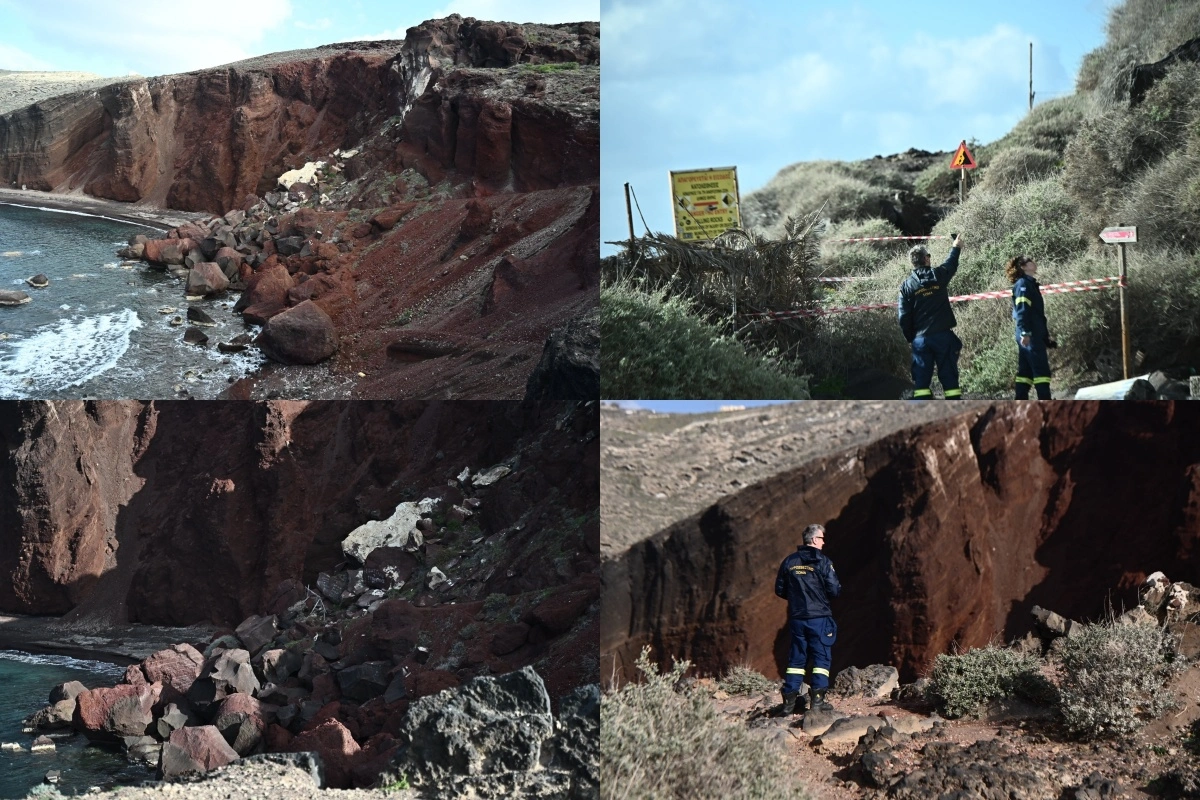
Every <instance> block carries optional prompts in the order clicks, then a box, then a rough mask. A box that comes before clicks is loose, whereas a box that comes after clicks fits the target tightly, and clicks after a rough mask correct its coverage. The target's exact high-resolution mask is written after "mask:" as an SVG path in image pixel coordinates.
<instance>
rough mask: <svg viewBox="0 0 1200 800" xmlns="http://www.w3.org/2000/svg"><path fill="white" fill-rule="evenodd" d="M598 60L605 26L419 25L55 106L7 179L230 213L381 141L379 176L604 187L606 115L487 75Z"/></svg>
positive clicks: (1, 135) (12, 129)
mask: <svg viewBox="0 0 1200 800" xmlns="http://www.w3.org/2000/svg"><path fill="white" fill-rule="evenodd" d="M598 63H599V25H598V24H597V23H579V24H574V25H556V26H542V25H529V26H521V25H513V24H509V23H488V22H481V21H478V20H475V19H473V18H467V19H465V20H464V19H463V18H461V17H459V16H457V15H452V16H450V17H449V18H447V19H443V20H431V21H429V22H425V23H422V24H421V25H419V26H415V27H413V28H410V29H409V31H408V35H407V37H406V38H405V40H404V41H403V42H398V41H378V42H352V43H346V44H341V45H330V46H327V47H323V48H319V49H317V50H311V51H300V52H294V53H281V54H273V55H271V56H264V57H262V58H258V59H252V60H250V61H246V62H239V63H238V64H234V65H230V66H226V67H218V68H214V69H208V70H202V71H198V72H192V73H187V74H182V75H167V76H162V77H156V78H149V79H140V78H139V79H135V80H129V81H123V82H119V83H114V84H111V85H109V86H105V87H102V88H100V89H89V90H87V91H82V92H75V93H71V94H66V95H61V96H58V97H53V98H50V99H46V100H42V101H40V102H38V103H35V104H33V105H30V106H28V107H27V108H24V109H20V110H18V111H14V112H12V113H9V114H5V115H2V116H0V179H2V180H3V181H4V184H5V185H9V186H20V185H27V186H28V187H29V188H31V189H39V190H43V191H56V192H69V191H74V190H79V189H82V190H83V191H85V192H87V193H88V194H91V195H94V196H97V197H104V198H108V199H112V200H120V201H124V202H142V201H144V202H148V203H151V204H154V205H157V206H165V207H169V208H175V209H180V210H189V211H208V212H212V213H217V214H222V213H224V212H225V211H227V210H229V209H232V208H239V207H241V206H242V205H243V203H244V200H245V198H246V197H247V195H250V194H254V195H261V194H263V193H265V192H267V191H270V190H271V189H272V188H273V187H274V185H275V181H276V178H278V176H279V175H280V174H282V173H283V172H284V171H286V170H289V169H293V168H296V167H299V166H301V165H303V164H304V163H305V162H306V161H308V160H316V159H319V158H324V157H327V156H328V155H329V153H330V152H332V151H333V150H335V149H337V148H346V149H350V148H353V147H356V146H358V145H359V144H360V143H368V142H372V143H373V144H374V145H375V146H374V148H373V150H374V152H375V155H374V157H373V165H374V166H380V165H382V166H384V167H390V168H394V169H393V171H394V172H399V171H400V169H402V168H403V166H406V165H407V164H405V163H404V162H405V160H407V161H408V162H409V163H419V165H420V168H421V169H422V171H423V172H425V173H428V174H429V175H430V176H431V180H436V179H438V178H439V176H440V174H444V172H445V171H446V170H448V169H454V170H457V171H458V173H459V176H460V178H461V179H464V180H470V179H472V178H474V177H476V175H478V177H479V178H480V180H482V181H484V182H485V183H487V184H489V185H494V186H497V187H500V186H506V187H512V188H516V189H517V190H518V191H530V190H535V189H544V188H555V187H558V186H563V185H574V184H578V183H595V182H597V180H598V175H599V119H598V118H597V119H594V120H592V119H590V118H588V119H585V120H580V119H576V118H574V117H572V115H571V114H570V113H569V112H567V113H564V112H563V110H562V107H561V103H556V102H544V100H546V98H545V97H544V95H545V89H546V80H545V79H539V77H538V74H537V73H536V72H530V74H529V75H528V76H527V78H528V85H526V86H522V87H521V91H522V92H523V93H524V94H527V95H528V97H526V98H523V99H519V100H516V101H513V102H509V101H508V100H507V99H504V98H496V97H494V96H493V97H489V96H488V94H489V92H488V91H487V90H489V89H493V88H495V87H494V86H493V84H495V83H497V82H498V81H497V80H492V79H489V78H488V76H487V75H486V70H488V69H494V68H502V67H510V66H514V65H517V64H528V65H531V66H535V65H538V64H543V65H544V64H554V65H564V64H565V65H567V66H577V65H579V64H591V65H595V64H598ZM460 70H465V72H460ZM539 81H540V83H539ZM510 82H511V81H510ZM490 94H492V95H494V94H495V92H490ZM410 112H411V113H410ZM410 117H411V119H410ZM401 122H403V125H402V126H400V125H399V123H401ZM381 136H382V137H383V140H384V144H383V145H381V144H379V143H378V142H374V139H375V138H376V137H381ZM381 150H382V151H384V152H383V154H382V155H380V151H381ZM368 204H369V203H368ZM375 205H379V204H378V203H375Z"/></svg>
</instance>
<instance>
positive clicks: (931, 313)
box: [900, 235, 962, 400]
mask: <svg viewBox="0 0 1200 800" xmlns="http://www.w3.org/2000/svg"><path fill="white" fill-rule="evenodd" d="M961 250H962V237H961V236H958V235H955V237H954V241H953V243H952V244H951V245H950V256H949V257H948V258H947V259H946V260H945V261H944V262H942V264H941V266H939V267H936V268H932V267H930V266H929V250H928V249H927V248H926V247H925V245H917V246H916V247H914V248H912V249H911V250H909V251H908V257H909V260H910V261H911V262H912V265H913V270H912V272H911V273H909V276H908V277H907V278H905V279H904V283H902V284H900V330H901V331H902V332H903V333H904V338H905V339H907V340H908V343H909V344H911V345H912V380H913V386H914V387H915V388H914V389H913V399H914V400H922V399H925V400H928V399H930V398H932V397H933V391H932V390H931V389H930V388H929V386H930V384H931V383H933V370H934V367H936V368H937V374H938V380H940V381H941V382H942V390H943V391H944V392H945V396H946V399H947V400H958V399H961V398H962V389H960V388H959V385H958V354H959V353H960V352H962V340H960V339H959V338H958V336H956V335H955V333H954V330H953V328H954V326H955V325H957V324H958V322H957V320H955V319H954V312H953V311H952V310H951V309H950V293H949V292H948V291H947V289H946V285H947V284H948V283H950V280H951V279H952V278H953V277H954V273H956V272H958V255H959V252H960V251H961Z"/></svg>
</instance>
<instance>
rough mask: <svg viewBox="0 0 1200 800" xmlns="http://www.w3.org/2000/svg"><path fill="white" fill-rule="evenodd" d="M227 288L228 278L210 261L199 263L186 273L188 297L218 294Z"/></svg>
mask: <svg viewBox="0 0 1200 800" xmlns="http://www.w3.org/2000/svg"><path fill="white" fill-rule="evenodd" d="M228 288H229V278H227V277H225V273H224V272H222V271H221V267H220V266H219V265H218V264H216V263H214V262H212V261H201V262H200V263H199V264H197V265H196V266H195V267H193V268H192V269H191V270H189V271H188V277H187V293H188V294H189V295H200V296H202V297H207V296H208V295H213V294H220V293H221V292H223V291H225V290H226V289H228Z"/></svg>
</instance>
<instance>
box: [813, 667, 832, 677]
mask: <svg viewBox="0 0 1200 800" xmlns="http://www.w3.org/2000/svg"><path fill="white" fill-rule="evenodd" d="M813 675H824V676H825V677H826V678H828V677H829V670H827V669H821V668H820V667H813Z"/></svg>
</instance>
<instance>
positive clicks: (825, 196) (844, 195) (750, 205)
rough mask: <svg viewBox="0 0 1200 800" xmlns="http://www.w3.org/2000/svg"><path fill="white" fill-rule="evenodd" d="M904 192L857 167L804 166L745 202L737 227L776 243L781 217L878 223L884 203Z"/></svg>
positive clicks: (785, 171) (781, 173) (835, 164)
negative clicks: (752, 230)
mask: <svg viewBox="0 0 1200 800" xmlns="http://www.w3.org/2000/svg"><path fill="white" fill-rule="evenodd" d="M901 188H906V187H905V186H903V185H901V186H891V185H888V184H887V183H886V182H884V181H882V180H881V176H876V175H873V174H871V173H869V172H868V171H867V170H864V169H862V168H861V167H858V166H857V165H852V164H844V163H841V162H837V161H809V162H801V163H798V164H792V165H791V166H789V167H785V168H784V169H782V170H780V171H779V173H778V174H777V175H776V176H775V177H774V178H772V179H771V180H770V182H768V183H767V185H766V186H764V187H763V188H761V189H759V190H758V191H756V192H754V193H752V194H749V195H747V196H746V197H745V200H744V202H743V203H742V212H743V215H744V219H743V223H744V224H745V226H746V227H747V228H755V229H756V230H758V231H759V232H761V233H762V234H764V235H766V236H769V237H772V238H778V237H780V236H782V234H783V232H784V228H783V224H784V220H785V219H786V218H787V217H789V216H790V217H795V218H800V217H803V216H805V215H807V214H811V213H814V212H820V215H821V216H822V217H824V218H826V219H829V220H831V221H833V222H841V221H843V220H855V219H867V218H870V217H878V216H879V215H880V213H881V211H882V209H883V204H884V203H885V202H890V201H891V197H892V195H893V193H894V192H895V191H896V190H898V189H901Z"/></svg>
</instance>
